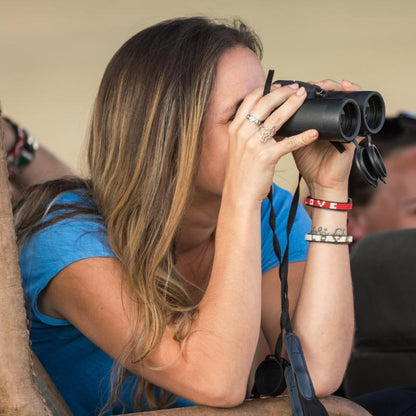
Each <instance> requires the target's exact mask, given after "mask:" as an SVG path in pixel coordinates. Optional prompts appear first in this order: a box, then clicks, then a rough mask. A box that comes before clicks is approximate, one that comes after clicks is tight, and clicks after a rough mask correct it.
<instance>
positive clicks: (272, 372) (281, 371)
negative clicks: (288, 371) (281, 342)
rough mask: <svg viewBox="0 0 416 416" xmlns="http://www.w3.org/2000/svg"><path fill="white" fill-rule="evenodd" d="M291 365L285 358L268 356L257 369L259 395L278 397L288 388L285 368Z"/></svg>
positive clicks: (256, 386)
mask: <svg viewBox="0 0 416 416" xmlns="http://www.w3.org/2000/svg"><path fill="white" fill-rule="evenodd" d="M288 365H289V363H288V362H287V361H286V360H285V359H284V358H281V357H280V358H277V357H276V356H274V355H268V356H267V357H266V358H265V359H264V361H263V362H262V363H260V365H259V366H258V367H257V370H256V375H255V389H256V392H257V393H258V394H261V395H265V396H278V395H279V394H282V393H283V391H284V390H285V388H286V380H285V376H284V375H285V368H286V367H287V366H288Z"/></svg>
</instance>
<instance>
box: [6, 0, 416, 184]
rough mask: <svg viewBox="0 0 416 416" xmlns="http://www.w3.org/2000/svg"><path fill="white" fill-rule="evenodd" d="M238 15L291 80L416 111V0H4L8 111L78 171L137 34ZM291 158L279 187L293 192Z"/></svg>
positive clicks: (268, 61) (267, 60) (269, 61)
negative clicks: (330, 85)
mask: <svg viewBox="0 0 416 416" xmlns="http://www.w3.org/2000/svg"><path fill="white" fill-rule="evenodd" d="M191 15H206V16H209V17H225V18H232V17H239V18H241V19H243V20H244V21H245V22H246V23H248V24H249V25H250V26H251V27H253V28H254V29H255V30H256V32H257V33H258V34H259V35H260V37H261V38H262V40H263V44H264V52H265V56H264V60H263V62H264V67H265V69H268V68H274V69H275V70H276V76H275V77H278V78H283V79H287V78H289V79H299V80H305V81H308V80H319V79H323V78H333V79H337V80H340V79H343V78H345V79H350V80H352V81H354V82H357V83H358V84H360V85H361V86H363V87H364V88H365V89H367V90H376V91H379V92H381V94H382V95H383V97H384V99H385V101H386V107H387V114H388V115H394V114H395V113H397V112H398V111H401V110H407V111H412V112H416V98H415V97H416V85H415V81H414V79H413V76H414V73H415V68H416V53H415V41H416V1H414V0H396V1H387V0H378V1H376V0H367V1H366V0H348V1H337V0H332V1H331V0H315V1H312V0H298V1H296V0H289V1H279V0H274V1H271V0H257V1H247V0H239V1H237V0H227V1H225V0H221V1H220V0H199V1H197V0H182V1H177V0H152V1H150V0H120V1H115V0H112V1H108V0H103V1H99V0H71V1H69V0H68V1H59V0H37V1H33V0H0V21H1V23H0V51H1V58H0V59H1V60H0V100H1V104H2V107H3V112H4V113H5V114H6V115H9V116H11V117H13V118H15V119H16V120H17V121H18V122H19V123H20V124H22V125H23V126H25V127H26V128H27V129H28V130H30V131H31V132H32V133H33V134H34V136H35V137H36V138H37V139H38V140H39V141H40V142H41V144H43V145H45V146H46V147H47V148H49V149H50V150H52V151H53V152H54V153H56V154H57V155H58V156H59V157H61V158H62V159H63V160H64V161H65V162H67V163H68V164H70V165H71V166H72V167H73V168H75V169H77V170H79V168H80V166H81V165H80V162H79V161H80V158H81V156H82V153H83V149H84V147H83V145H84V138H85V132H86V127H87V124H88V120H89V116H90V111H91V107H92V103H93V100H94V97H95V94H96V91H97V88H98V84H99V82H100V79H101V76H102V73H103V71H104V68H105V66H106V65H107V63H108V61H109V60H110V58H111V56H112V55H113V54H114V53H115V51H116V50H117V49H118V48H119V47H120V46H121V45H122V44H123V43H124V42H125V41H126V40H127V39H128V38H129V37H131V36H132V35H133V34H135V33H136V32H138V31H140V30H141V29H143V28H145V27H146V26H149V25H151V24H154V23H156V22H158V21H160V20H164V19H167V18H173V17H179V16H191ZM296 179H297V177H296V173H295V172H294V171H293V164H292V161H291V159H290V158H286V159H285V160H283V161H282V163H280V164H279V166H278V173H277V181H278V182H279V184H280V185H281V186H283V187H286V188H288V189H292V187H293V183H294V181H295V180H296Z"/></svg>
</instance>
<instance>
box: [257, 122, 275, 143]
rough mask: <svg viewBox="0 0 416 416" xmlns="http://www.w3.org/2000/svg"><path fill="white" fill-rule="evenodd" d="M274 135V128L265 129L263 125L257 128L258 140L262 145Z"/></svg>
mask: <svg viewBox="0 0 416 416" xmlns="http://www.w3.org/2000/svg"><path fill="white" fill-rule="evenodd" d="M275 133H276V126H271V127H266V126H265V125H264V124H261V125H260V126H259V139H260V141H261V142H262V143H266V142H267V141H268V140H269V139H271V138H272V137H273V136H274V135H275Z"/></svg>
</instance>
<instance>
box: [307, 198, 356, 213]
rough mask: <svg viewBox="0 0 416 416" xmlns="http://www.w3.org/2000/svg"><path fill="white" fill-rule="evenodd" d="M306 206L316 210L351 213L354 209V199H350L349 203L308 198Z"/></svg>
mask: <svg viewBox="0 0 416 416" xmlns="http://www.w3.org/2000/svg"><path fill="white" fill-rule="evenodd" d="M305 205H308V206H310V207H314V208H324V209H332V210H336V211H350V210H351V209H352V199H351V198H348V201H347V202H335V201H325V200H323V199H316V198H312V197H311V196H307V197H306V198H305Z"/></svg>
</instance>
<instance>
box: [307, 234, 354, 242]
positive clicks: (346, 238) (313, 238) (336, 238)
mask: <svg viewBox="0 0 416 416" xmlns="http://www.w3.org/2000/svg"><path fill="white" fill-rule="evenodd" d="M305 240H306V241H310V242H314V243H332V244H351V243H352V241H353V238H352V236H351V235H339V234H309V233H307V234H305Z"/></svg>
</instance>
